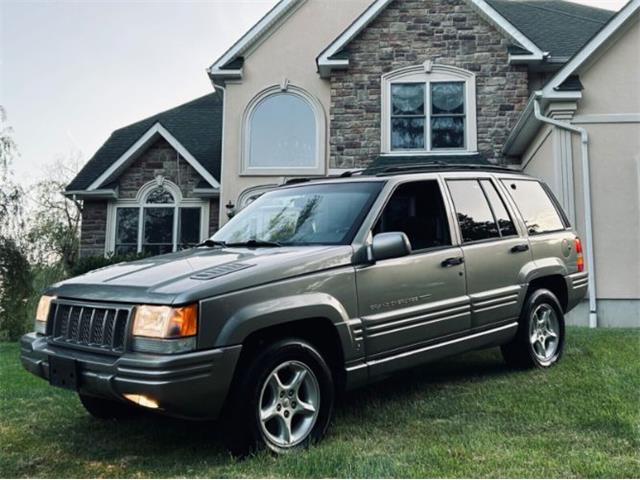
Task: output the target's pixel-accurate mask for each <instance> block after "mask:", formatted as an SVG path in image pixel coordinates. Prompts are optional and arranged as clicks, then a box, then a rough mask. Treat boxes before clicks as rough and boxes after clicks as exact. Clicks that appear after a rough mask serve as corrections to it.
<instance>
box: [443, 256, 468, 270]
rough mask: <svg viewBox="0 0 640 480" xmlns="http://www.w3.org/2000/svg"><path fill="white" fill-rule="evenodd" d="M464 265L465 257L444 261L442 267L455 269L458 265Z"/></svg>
mask: <svg viewBox="0 0 640 480" xmlns="http://www.w3.org/2000/svg"><path fill="white" fill-rule="evenodd" d="M463 263H464V257H451V258H447V259H446V260H443V261H442V263H441V265H442V266H443V267H445V268H446V267H455V266H456V265H462V264H463Z"/></svg>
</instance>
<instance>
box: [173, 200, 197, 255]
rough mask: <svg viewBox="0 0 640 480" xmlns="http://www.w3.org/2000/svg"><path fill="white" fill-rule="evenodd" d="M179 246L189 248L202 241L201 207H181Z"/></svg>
mask: <svg viewBox="0 0 640 480" xmlns="http://www.w3.org/2000/svg"><path fill="white" fill-rule="evenodd" d="M179 227H180V236H179V240H178V243H179V248H189V247H193V246H194V245H197V244H198V243H199V242H200V208H181V209H180V225H179Z"/></svg>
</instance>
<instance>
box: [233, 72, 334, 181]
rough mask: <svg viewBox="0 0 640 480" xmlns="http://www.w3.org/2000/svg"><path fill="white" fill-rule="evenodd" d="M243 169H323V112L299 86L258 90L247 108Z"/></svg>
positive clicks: (257, 171) (318, 171) (272, 171)
mask: <svg viewBox="0 0 640 480" xmlns="http://www.w3.org/2000/svg"><path fill="white" fill-rule="evenodd" d="M244 129H245V130H244V135H245V139H244V142H245V147H244V159H243V173H245V174H251V175H255V174H257V175H295V174H321V173H324V167H325V166H324V141H325V137H324V131H325V125H324V114H323V113H322V107H321V106H320V104H319V103H318V102H317V101H316V100H315V99H314V98H313V97H311V96H310V95H309V94H307V93H306V92H304V91H303V90H301V89H299V88H296V87H292V86H289V85H288V84H287V85H284V86H278V87H272V88H269V89H267V90H266V91H264V92H262V93H261V94H260V95H258V97H256V99H254V100H253V102H252V103H251V104H250V106H249V108H248V109H247V114H246V118H245V125H244Z"/></svg>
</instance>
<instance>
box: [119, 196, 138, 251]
mask: <svg viewBox="0 0 640 480" xmlns="http://www.w3.org/2000/svg"><path fill="white" fill-rule="evenodd" d="M139 212H140V210H139V209H138V208H118V209H117V210H116V244H115V254H116V255H126V254H129V253H136V252H137V251H138V218H139Z"/></svg>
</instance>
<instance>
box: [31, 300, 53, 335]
mask: <svg viewBox="0 0 640 480" xmlns="http://www.w3.org/2000/svg"><path fill="white" fill-rule="evenodd" d="M55 299H56V297H50V296H48V295H43V296H42V297H40V301H39V302H38V308H37V309H36V323H35V330H36V332H37V333H42V334H45V333H47V319H48V318H49V311H50V310H51V302H52V301H54V300H55Z"/></svg>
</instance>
